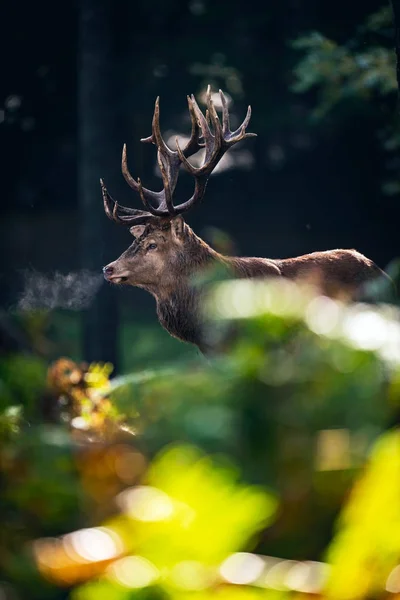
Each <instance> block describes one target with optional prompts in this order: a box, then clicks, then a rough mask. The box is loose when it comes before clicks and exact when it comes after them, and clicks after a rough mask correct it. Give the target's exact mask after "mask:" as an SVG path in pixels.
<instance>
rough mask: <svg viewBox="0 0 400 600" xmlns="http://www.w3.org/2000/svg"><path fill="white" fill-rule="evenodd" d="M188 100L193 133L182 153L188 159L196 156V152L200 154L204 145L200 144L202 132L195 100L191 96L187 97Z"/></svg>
mask: <svg viewBox="0 0 400 600" xmlns="http://www.w3.org/2000/svg"><path fill="white" fill-rule="evenodd" d="M186 98H187V102H188V107H189V113H190V120H191V122H192V131H191V133H190V139H189V141H188V143H187V144H186V146H185V147H184V149H183V150H182V152H183V154H184V155H185V156H186V157H188V156H192V154H196V152H198V151H199V150H200V148H202V147H203V144H200V142H199V139H200V131H201V130H200V125H199V121H198V119H197V115H196V109H195V106H194V103H193V99H192V98H191V97H190V96H186ZM199 110H200V109H199Z"/></svg>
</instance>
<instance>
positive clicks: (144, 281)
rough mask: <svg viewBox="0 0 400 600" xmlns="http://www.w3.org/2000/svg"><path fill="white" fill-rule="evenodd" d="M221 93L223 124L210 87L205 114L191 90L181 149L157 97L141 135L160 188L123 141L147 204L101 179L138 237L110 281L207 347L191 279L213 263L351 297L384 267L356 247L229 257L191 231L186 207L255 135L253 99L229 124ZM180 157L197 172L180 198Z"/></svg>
mask: <svg viewBox="0 0 400 600" xmlns="http://www.w3.org/2000/svg"><path fill="white" fill-rule="evenodd" d="M220 98H221V105H222V112H223V118H222V125H221V123H220V121H219V118H218V116H217V113H216V111H215V108H214V105H213V102H212V99H211V93H210V91H209V90H208V93H207V114H206V117H204V115H203V113H202V112H201V111H200V109H199V107H198V105H197V103H196V101H195V100H194V98H193V96H192V97H191V98H188V102H189V110H190V115H191V119H192V134H191V138H190V140H189V142H188V143H187V144H186V146H185V148H184V149H183V150H181V149H180V147H179V145H178V143H177V150H176V151H172V150H171V149H170V148H168V146H166V144H165V142H164V140H163V139H162V137H161V133H160V126H159V107H158V99H157V101H156V107H155V111H154V117H153V132H152V135H151V136H150V137H149V138H145V139H144V140H142V141H145V142H152V143H153V144H155V145H156V146H157V150H158V153H157V158H158V164H159V167H160V171H161V175H162V179H163V190H161V192H152V191H150V190H147V189H146V188H144V187H143V186H142V184H141V181H140V180H139V179H138V180H137V181H136V180H135V179H133V177H132V176H131V174H130V173H129V170H128V166H127V160H126V148H125V146H124V150H123V155H122V172H123V175H124V177H125V179H126V181H127V182H128V183H129V185H130V186H131V187H132V188H133V189H134V190H135V191H137V192H138V193H139V194H140V197H141V199H142V201H143V204H144V205H145V207H146V208H147V211H143V210H137V209H131V208H127V207H123V206H120V205H119V204H118V203H117V202H114V200H113V199H112V198H111V196H110V195H109V194H108V191H107V190H106V188H105V186H104V184H103V182H102V181H101V184H102V191H103V200H104V208H105V212H106V214H107V216H108V217H109V218H111V219H112V220H114V221H117V222H118V223H120V224H122V225H125V226H128V227H129V228H130V232H131V234H132V235H133V237H134V241H133V243H132V244H131V246H129V248H128V249H127V250H126V251H125V252H124V253H123V254H122V255H121V256H120V257H119V258H118V259H117V260H116V261H114V262H112V263H110V264H109V265H107V266H106V267H104V269H103V271H104V276H105V278H106V279H107V280H108V281H110V282H112V283H117V284H128V285H134V286H138V287H141V288H143V289H145V290H147V291H148V292H150V293H151V294H152V295H153V296H154V297H155V299H156V303H157V314H158V318H159V321H160V323H161V325H162V326H163V327H164V328H165V329H166V330H167V331H168V332H169V333H170V334H171V335H173V336H174V337H177V338H179V339H180V340H183V341H185V342H190V343H193V344H195V345H197V346H198V347H199V348H200V349H202V350H206V347H205V345H204V341H203V339H202V317H201V310H200V309H201V302H202V288H201V287H199V286H198V285H193V280H194V279H195V278H196V276H198V275H201V273H202V272H204V271H206V270H207V269H210V268H212V267H213V266H217V265H218V266H220V267H221V266H223V267H224V268H226V269H227V271H228V272H229V274H230V275H231V276H232V277H236V278H267V277H285V278H289V279H316V280H317V283H318V285H319V288H320V290H321V293H323V294H326V295H330V296H333V295H336V294H338V293H340V294H341V295H345V296H347V297H354V296H355V295H357V293H359V291H360V290H361V289H362V286H363V285H364V284H365V283H366V282H367V281H369V280H372V279H375V278H377V277H379V276H382V275H384V273H383V271H381V270H380V269H379V268H378V267H377V266H376V265H375V264H374V263H373V262H372V261H371V260H369V259H368V258H366V257H365V256H363V255H362V254H360V253H359V252H357V251H356V250H331V251H326V252H314V253H312V254H306V255H304V256H298V257H295V258H286V259H268V258H248V257H229V256H224V255H222V254H220V253H218V252H216V251H215V250H213V249H212V248H211V247H210V246H209V245H208V244H206V243H205V242H204V241H203V240H202V239H201V238H199V237H198V236H197V235H196V234H195V233H194V232H193V230H192V229H191V228H190V227H189V226H188V225H187V224H186V223H185V221H184V220H183V218H182V216H181V215H182V213H184V212H186V211H187V210H188V209H189V208H191V207H192V206H193V205H194V204H195V203H196V202H198V201H199V200H200V199H201V198H202V197H203V195H204V192H205V189H206V185H207V181H208V178H209V176H210V174H211V172H212V170H213V169H214V167H215V166H216V164H217V163H218V162H219V160H220V159H221V157H222V156H223V154H224V153H225V152H226V151H227V150H228V149H229V147H230V146H232V145H233V144H235V143H237V142H238V141H240V140H242V139H244V138H246V137H250V136H252V135H254V134H249V133H246V127H247V125H248V122H249V120H250V114H251V113H250V107H249V110H248V113H247V116H246V119H245V121H244V122H243V124H242V125H241V126H240V127H239V128H238V129H237V130H236V131H235V132H231V131H230V129H229V115H228V110H227V104H226V100H225V97H224V95H223V94H222V92H220ZM209 122H211V124H212V126H213V131H211V129H210V125H209ZM200 139H202V140H203V142H200ZM201 147H205V159H204V164H203V165H202V166H201V167H199V168H195V167H193V166H192V165H191V163H189V161H188V160H187V158H188V157H189V156H191V155H192V154H194V153H196V152H197V151H198V150H199V149H200V148H201ZM181 165H183V166H184V167H185V169H186V170H187V171H189V173H191V174H192V175H193V177H194V179H195V190H194V194H193V196H192V197H191V198H190V199H189V200H187V201H186V202H183V203H182V204H180V205H178V206H175V205H174V204H173V202H172V198H173V193H174V190H175V186H176V183H177V179H178V172H179V168H180V166H181ZM155 205H156V206H155ZM295 301H296V300H295V299H294V302H295Z"/></svg>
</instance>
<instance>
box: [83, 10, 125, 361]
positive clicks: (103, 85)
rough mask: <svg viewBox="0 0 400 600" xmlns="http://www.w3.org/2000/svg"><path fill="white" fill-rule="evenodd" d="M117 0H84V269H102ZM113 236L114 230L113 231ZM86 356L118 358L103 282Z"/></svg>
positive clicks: (87, 315)
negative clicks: (103, 180)
mask: <svg viewBox="0 0 400 600" xmlns="http://www.w3.org/2000/svg"><path fill="white" fill-rule="evenodd" d="M110 13H111V2H110V1H109V0H101V1H99V0H81V2H80V14H79V46H78V140H79V142H78V196H79V205H80V223H81V244H82V246H81V252H82V262H81V264H82V267H83V268H85V269H88V270H90V271H95V272H96V271H97V272H99V274H100V272H101V267H102V265H103V264H104V263H105V262H106V261H105V256H104V250H105V247H106V245H105V240H106V231H105V227H106V225H108V224H107V220H106V219H105V217H104V212H103V207H102V202H101V194H100V185H99V177H100V176H103V177H105V178H107V174H108V171H109V169H110V165H112V164H113V162H114V157H113V156H112V148H113V144H112V139H113V137H115V130H116V128H115V121H114V120H113V117H112V115H113V111H112V110H110V107H112V106H113V105H115V103H114V102H113V90H114V85H113V64H112V63H113V61H112V43H111V31H110V29H111V14H110ZM107 236H108V232H107ZM83 332H84V344H83V355H84V357H85V359H86V360H89V361H92V360H101V361H103V360H106V361H111V362H113V364H115V363H116V360H117V356H116V355H117V350H116V347H117V339H116V338H117V302H116V301H115V297H114V294H113V290H111V289H110V288H108V287H107V286H103V287H102V289H101V291H100V293H99V294H98V296H97V298H96V299H95V301H94V303H93V304H92V305H91V306H90V308H89V309H88V310H87V311H85V312H84V317H83Z"/></svg>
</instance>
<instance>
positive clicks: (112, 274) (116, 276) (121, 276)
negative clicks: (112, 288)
mask: <svg viewBox="0 0 400 600" xmlns="http://www.w3.org/2000/svg"><path fill="white" fill-rule="evenodd" d="M103 273H104V279H105V280H106V281H109V282H110V283H124V282H126V281H127V280H128V277H129V273H128V272H119V271H118V269H116V268H115V266H114V265H113V263H110V264H109V265H106V266H105V267H103Z"/></svg>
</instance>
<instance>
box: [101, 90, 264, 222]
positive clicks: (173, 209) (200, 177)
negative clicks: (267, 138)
mask: <svg viewBox="0 0 400 600" xmlns="http://www.w3.org/2000/svg"><path fill="white" fill-rule="evenodd" d="M219 94H220V97H221V105H222V125H221V123H220V120H219V117H218V114H217V111H216V110H215V106H214V103H213V101H212V97H211V89H210V86H208V89H207V95H206V104H207V111H206V116H204V115H203V113H202V112H201V110H200V108H199V106H198V104H197V102H196V100H195V98H194V96H193V95H192V96H188V97H187V100H188V106H189V112H190V118H191V122H192V131H191V136H190V139H189V141H188V143H187V144H186V146H185V147H184V148H183V149H181V148H180V146H179V144H178V139H176V147H177V149H176V151H174V150H171V149H170V148H169V147H168V146H167V144H166V143H165V141H164V140H163V138H162V135H161V131H160V108H159V98H157V100H156V104H155V108H154V115H153V124H152V134H151V136H149V137H147V138H143V139H142V140H141V141H142V142H149V143H152V144H154V145H155V146H157V162H158V166H159V168H160V172H161V177H162V180H163V189H162V190H161V191H160V192H153V191H151V190H148V189H147V188H145V187H143V185H142V182H141V180H140V179H139V178H138V179H137V181H136V180H135V179H134V178H133V177H132V175H131V174H130V172H129V169H128V164H127V156H126V145H125V144H124V147H123V151H122V174H123V176H124V178H125V180H126V181H127V183H128V184H129V185H130V187H131V188H132V189H134V190H135V191H136V192H138V193H139V195H140V197H141V199H142V202H143V204H144V206H145V207H146V209H147V211H142V210H136V209H132V208H127V207H125V206H120V205H119V204H118V203H117V202H115V201H114V200H113V199H112V198H111V196H110V195H109V193H108V192H107V189H106V187H105V185H104V183H103V181H102V180H101V186H102V192H103V200H104V208H105V211H106V214H107V216H108V217H110V218H111V219H113V220H114V221H117V222H119V223H122V224H124V225H133V224H139V223H144V222H146V221H147V220H148V219H149V218H151V216H152V215H154V216H157V217H171V216H175V215H179V214H182V213H183V212H186V211H187V210H189V209H190V208H191V207H192V206H193V205H194V204H196V203H197V202H199V201H200V200H201V199H202V198H203V196H204V192H205V189H206V186H207V181H208V178H209V177H210V175H211V173H212V171H213V170H214V169H215V167H216V166H217V164H218V163H219V161H220V160H221V158H222V156H223V155H224V154H225V152H226V151H227V150H228V149H229V148H230V147H231V146H233V145H234V144H236V143H237V142H240V141H241V140H243V139H245V138H248V137H254V136H255V135H256V134H255V133H247V132H246V127H247V125H248V124H249V121H250V116H251V108H250V106H249V107H248V110H247V115H246V118H245V120H244V121H243V123H242V124H241V125H240V127H238V129H236V131H233V132H232V131H231V130H230V127H229V111H228V105H227V101H226V98H225V96H224V94H223V93H222V91H221V90H220V91H219ZM209 122H211V125H212V130H211V128H210V125H209ZM200 138H201V140H202V141H201V142H200ZM201 148H205V157H204V162H203V164H202V165H201V166H200V167H198V168H196V167H194V166H193V165H191V163H190V162H189V161H188V158H189V157H190V156H192V155H193V154H195V153H196V152H198V150H200V149H201ZM181 164H183V166H184V167H185V169H186V170H187V171H188V172H189V173H190V174H191V175H193V177H194V180H195V188H194V193H193V195H192V197H191V198H189V200H186V202H183V203H182V204H178V205H177V206H175V205H174V204H173V194H174V191H175V187H176V184H177V181H178V174H179V168H180V166H181Z"/></svg>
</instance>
